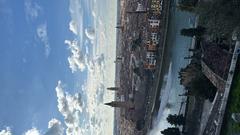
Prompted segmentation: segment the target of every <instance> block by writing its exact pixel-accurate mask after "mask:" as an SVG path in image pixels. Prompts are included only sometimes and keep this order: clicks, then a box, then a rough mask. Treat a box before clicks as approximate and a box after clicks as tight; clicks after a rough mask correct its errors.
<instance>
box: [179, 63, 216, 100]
mask: <svg viewBox="0 0 240 135" xmlns="http://www.w3.org/2000/svg"><path fill="white" fill-rule="evenodd" d="M179 78H180V84H181V85H183V86H184V87H185V89H186V90H188V92H187V95H191V96H197V97H202V98H205V99H209V100H210V101H212V100H213V98H214V95H215V92H216V88H215V87H214V86H213V85H212V84H211V82H210V81H209V80H208V79H207V78H206V77H205V76H204V74H203V73H202V71H201V66H200V65H199V64H198V63H192V62H191V63H190V64H189V65H188V66H187V67H186V68H182V69H181V70H180V72H179ZM202 84H204V85H202Z"/></svg>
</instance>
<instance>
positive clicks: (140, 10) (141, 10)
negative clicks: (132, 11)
mask: <svg viewBox="0 0 240 135" xmlns="http://www.w3.org/2000/svg"><path fill="white" fill-rule="evenodd" d="M145 11H146V9H145V8H144V7H143V5H142V4H141V3H138V6H137V9H136V12H145Z"/></svg>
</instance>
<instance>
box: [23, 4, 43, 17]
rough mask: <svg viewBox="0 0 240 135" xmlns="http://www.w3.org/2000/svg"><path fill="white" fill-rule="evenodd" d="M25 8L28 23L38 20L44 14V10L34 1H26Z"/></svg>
mask: <svg viewBox="0 0 240 135" xmlns="http://www.w3.org/2000/svg"><path fill="white" fill-rule="evenodd" d="M24 7H25V14H26V19H27V21H30V20H34V19H36V18H37V17H38V16H39V14H40V13H41V12H42V8H41V7H40V6H39V5H38V4H37V3H36V2H32V0H25V2H24Z"/></svg>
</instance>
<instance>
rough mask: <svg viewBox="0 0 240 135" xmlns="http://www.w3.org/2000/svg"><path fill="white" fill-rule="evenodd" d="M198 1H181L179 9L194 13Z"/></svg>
mask: <svg viewBox="0 0 240 135" xmlns="http://www.w3.org/2000/svg"><path fill="white" fill-rule="evenodd" d="M197 3H198V0H179V1H178V8H179V9H180V10H182V11H188V12H193V11H194V9H195V6H196V5H197Z"/></svg>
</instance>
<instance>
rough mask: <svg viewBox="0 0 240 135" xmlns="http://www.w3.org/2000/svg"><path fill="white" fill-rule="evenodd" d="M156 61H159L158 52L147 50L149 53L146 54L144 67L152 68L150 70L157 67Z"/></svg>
mask: <svg viewBox="0 0 240 135" xmlns="http://www.w3.org/2000/svg"><path fill="white" fill-rule="evenodd" d="M156 63H157V60H156V52H150V51H148V52H147V55H146V60H145V64H144V68H145V69H150V70H152V69H155V67H156Z"/></svg>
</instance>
